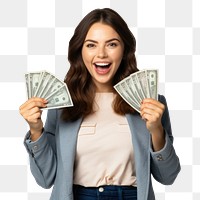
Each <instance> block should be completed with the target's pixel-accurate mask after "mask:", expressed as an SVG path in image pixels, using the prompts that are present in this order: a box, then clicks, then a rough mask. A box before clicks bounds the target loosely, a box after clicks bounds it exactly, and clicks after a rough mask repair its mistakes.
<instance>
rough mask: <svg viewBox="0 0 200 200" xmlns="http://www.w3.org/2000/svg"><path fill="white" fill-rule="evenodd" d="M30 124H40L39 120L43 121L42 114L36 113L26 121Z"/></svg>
mask: <svg viewBox="0 0 200 200" xmlns="http://www.w3.org/2000/svg"><path fill="white" fill-rule="evenodd" d="M26 120H27V121H28V122H29V123H32V124H33V123H38V121H39V120H41V113H40V112H37V113H34V114H33V115H30V116H28V117H27V119H26Z"/></svg>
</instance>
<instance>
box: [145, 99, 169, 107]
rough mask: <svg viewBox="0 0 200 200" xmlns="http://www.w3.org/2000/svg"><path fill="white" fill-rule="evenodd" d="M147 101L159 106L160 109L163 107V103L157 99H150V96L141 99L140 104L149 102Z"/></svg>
mask: <svg viewBox="0 0 200 200" xmlns="http://www.w3.org/2000/svg"><path fill="white" fill-rule="evenodd" d="M149 103H150V104H153V105H155V106H157V107H159V108H161V109H164V108H165V106H164V104H162V103H161V102H159V101H157V100H155V99H152V98H146V99H143V101H142V105H143V104H149Z"/></svg>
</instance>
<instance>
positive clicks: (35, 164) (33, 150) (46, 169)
mask: <svg viewBox="0 0 200 200" xmlns="http://www.w3.org/2000/svg"><path fill="white" fill-rule="evenodd" d="M56 121H57V112H56V110H49V111H48V114H47V119H46V123H45V127H44V129H43V132H42V134H40V136H39V137H37V138H36V140H34V141H31V140H30V136H31V134H32V133H31V132H30V131H29V132H28V133H27V135H26V137H25V140H24V145H25V147H26V149H27V151H28V153H29V160H30V168H31V172H32V174H33V176H34V178H35V180H36V182H37V183H38V185H40V186H41V187H43V188H50V187H51V186H52V185H53V184H54V180H55V175H56V168H57V159H56V143H55V131H56ZM31 139H32V137H31Z"/></svg>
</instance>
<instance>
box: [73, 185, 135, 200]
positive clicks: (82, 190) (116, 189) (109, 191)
mask: <svg viewBox="0 0 200 200" xmlns="http://www.w3.org/2000/svg"><path fill="white" fill-rule="evenodd" d="M73 189H74V193H75V194H76V195H88V196H93V197H101V196H102V197H103V196H104V197H105V196H106V197H109V196H111V197H114V196H116V197H120V198H116V199H124V198H122V197H125V196H130V195H132V196H134V197H137V187H134V186H117V185H102V186H99V187H84V186H80V185H74V188H73ZM135 199H136V198H135Z"/></svg>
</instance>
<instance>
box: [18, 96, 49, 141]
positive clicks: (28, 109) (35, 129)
mask: <svg viewBox="0 0 200 200" xmlns="http://www.w3.org/2000/svg"><path fill="white" fill-rule="evenodd" d="M46 104H47V101H46V100H45V99H43V98H38V97H33V98H30V99H29V100H28V101H26V102H25V103H24V104H22V105H21V106H20V108H19V111H20V114H21V115H22V116H23V118H24V119H25V120H26V121H27V123H28V124H29V127H30V132H31V140H32V141H35V140H37V139H38V138H39V137H40V136H41V134H42V129H43V122H42V119H41V115H42V110H41V109H40V108H45V107H46Z"/></svg>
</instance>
